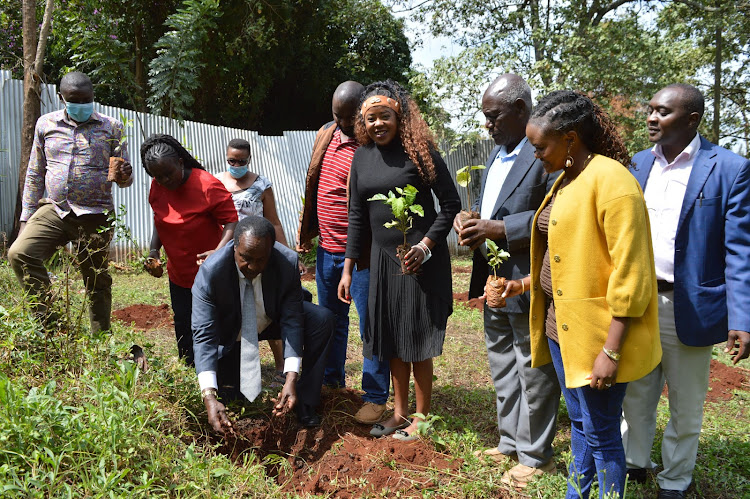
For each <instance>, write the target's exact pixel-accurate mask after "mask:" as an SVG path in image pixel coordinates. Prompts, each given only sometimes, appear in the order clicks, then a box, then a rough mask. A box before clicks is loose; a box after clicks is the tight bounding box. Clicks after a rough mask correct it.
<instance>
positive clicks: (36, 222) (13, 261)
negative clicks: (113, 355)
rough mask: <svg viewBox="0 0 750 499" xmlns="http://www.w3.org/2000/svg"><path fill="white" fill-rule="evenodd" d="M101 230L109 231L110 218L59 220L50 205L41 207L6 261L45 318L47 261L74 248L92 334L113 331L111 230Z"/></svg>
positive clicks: (9, 252)
mask: <svg viewBox="0 0 750 499" xmlns="http://www.w3.org/2000/svg"><path fill="white" fill-rule="evenodd" d="M103 226H107V215H104V214H92V215H81V216H77V215H75V214H74V213H72V212H71V213H69V214H68V215H67V216H66V217H65V218H60V216H59V215H58V214H57V212H56V211H55V205H54V204H51V203H48V204H42V205H41V206H40V207H39V209H38V210H37V211H36V212H35V213H34V214H33V215H32V216H31V218H30V219H29V220H28V221H27V223H26V228H25V229H24V230H23V232H21V234H20V235H19V236H18V238H17V239H16V240H15V242H14V243H13V244H12V245H11V247H10V249H9V250H8V261H9V262H10V265H11V267H12V268H13V271H14V272H15V273H16V277H17V278H18V280H19V282H20V283H21V286H23V288H24V290H25V291H27V292H28V293H29V295H30V296H31V297H33V299H34V300H35V302H36V303H35V311H36V312H37V313H40V314H44V315H46V312H47V308H48V306H49V301H50V299H51V293H50V292H49V285H50V279H49V274H48V273H47V268H46V267H45V266H44V261H45V260H47V259H48V258H49V257H51V256H52V254H53V253H54V252H55V251H56V250H57V249H58V248H60V247H61V246H64V245H65V244H67V243H69V242H72V243H73V254H74V256H75V258H76V263H77V264H78V265H79V268H80V270H81V274H82V275H83V281H84V284H85V285H86V294H87V296H88V298H89V303H90V307H89V318H90V319H91V331H92V332H99V331H106V330H108V329H109V328H110V313H111V310H112V278H111V277H110V275H109V272H108V270H107V267H108V265H109V259H108V254H109V243H110V241H111V240H112V230H111V229H107V230H103V231H102V232H99V231H100V230H102V227H103Z"/></svg>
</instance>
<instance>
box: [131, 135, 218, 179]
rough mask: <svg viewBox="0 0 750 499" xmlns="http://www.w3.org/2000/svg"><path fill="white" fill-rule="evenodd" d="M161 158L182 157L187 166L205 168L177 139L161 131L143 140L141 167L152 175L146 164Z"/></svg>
mask: <svg viewBox="0 0 750 499" xmlns="http://www.w3.org/2000/svg"><path fill="white" fill-rule="evenodd" d="M162 158H175V159H182V162H183V164H184V165H185V166H186V167H188V168H197V169H199V170H205V168H203V166H202V165H201V164H200V163H198V160H197V159H195V158H194V157H193V156H192V155H191V154H190V153H189V152H187V150H186V149H185V148H184V147H182V144H180V143H179V142H178V141H177V139H175V138H174V137H172V136H171V135H166V134H163V133H154V134H152V135H151V136H149V138H147V139H146V140H144V141H143V144H142V145H141V163H142V164H143V169H144V170H146V173H147V174H148V176H149V177H153V175H151V172H150V171H149V169H148V165H149V164H152V163H154V162H156V161H159V160H160V159H162Z"/></svg>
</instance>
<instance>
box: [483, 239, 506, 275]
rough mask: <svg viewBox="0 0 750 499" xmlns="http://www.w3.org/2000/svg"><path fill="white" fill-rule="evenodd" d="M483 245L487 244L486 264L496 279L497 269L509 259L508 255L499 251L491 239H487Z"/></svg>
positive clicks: (502, 250)
mask: <svg viewBox="0 0 750 499" xmlns="http://www.w3.org/2000/svg"><path fill="white" fill-rule="evenodd" d="M485 243H486V244H487V257H488V258H487V263H489V264H490V267H492V274H493V275H494V276H495V277H497V268H498V267H499V266H500V265H502V264H503V262H504V261H505V260H507V259H508V258H510V253H508V252H507V251H505V250H504V249H500V247H498V245H497V243H495V241H493V240H492V239H487V241H485Z"/></svg>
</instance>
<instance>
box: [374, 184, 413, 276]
mask: <svg viewBox="0 0 750 499" xmlns="http://www.w3.org/2000/svg"><path fill="white" fill-rule="evenodd" d="M396 192H397V193H398V194H399V195H398V196H397V195H396V194H394V193H393V191H388V195H387V196H386V195H385V194H375V195H374V196H373V197H371V198H370V199H368V201H382V202H384V203H385V204H387V205H388V206H390V207H391V212H392V213H393V216H394V220H391V221H390V222H386V223H384V224H383V227H385V228H386V229H390V228H393V227H395V228H396V229H398V230H400V231H401V233H402V234H403V235H404V242H403V244H401V245H399V246H398V247H397V248H396V255H397V256H398V258H399V260H400V261H401V272H402V273H403V274H413V272H411V271H409V270H408V269H407V268H406V261H405V259H404V257H405V256H406V254H407V253H408V252H409V250H410V249H411V246H410V245H409V243H407V242H406V234H407V232H409V229H411V228H412V223H413V222H414V218H413V217H412V215H418V216H420V217H424V208H422V205H419V204H415V203H414V201H416V199H417V193H418V192H419V191H418V190H417V188H416V187H414V186H413V185H411V184H407V185H406V187H403V188H401V187H396Z"/></svg>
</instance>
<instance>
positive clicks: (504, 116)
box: [453, 74, 560, 488]
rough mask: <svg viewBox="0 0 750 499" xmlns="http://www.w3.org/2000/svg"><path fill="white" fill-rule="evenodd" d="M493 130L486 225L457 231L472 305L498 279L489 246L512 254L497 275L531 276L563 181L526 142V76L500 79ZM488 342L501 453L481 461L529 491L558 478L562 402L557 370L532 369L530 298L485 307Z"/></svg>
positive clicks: (487, 103)
mask: <svg viewBox="0 0 750 499" xmlns="http://www.w3.org/2000/svg"><path fill="white" fill-rule="evenodd" d="M482 112H483V113H484V116H485V118H486V123H485V126H486V127H487V131H488V132H489V134H490V135H491V136H492V138H493V140H494V141H495V144H497V146H496V147H495V148H494V149H493V150H492V152H491V153H490V157H489V159H488V160H487V168H486V169H485V170H484V175H483V177H482V191H481V195H480V196H479V199H478V200H477V203H476V204H475V205H474V206H473V207H472V209H473V210H474V211H478V212H479V213H480V216H481V218H480V219H473V220H468V221H465V222H463V223H462V222H461V220H460V219H459V218H458V217H456V219H455V221H454V223H453V227H454V229H455V230H456V232H457V233H458V238H459V244H461V245H463V246H469V247H470V248H471V249H472V250H475V251H474V257H473V266H472V272H471V283H470V284H469V298H476V297H478V296H482V295H484V285H485V282H486V281H487V276H488V275H489V272H490V267H489V265H488V264H487V258H486V256H487V252H486V246H485V244H484V243H485V241H486V240H487V239H492V240H493V241H495V242H496V243H497V244H498V246H500V247H501V248H504V249H506V250H507V251H508V252H510V254H511V257H510V259H509V260H508V261H506V262H505V263H503V265H502V266H501V267H500V268H498V269H497V274H498V275H502V276H503V277H505V278H507V279H520V278H521V277H525V276H527V275H528V274H529V267H530V262H529V243H530V240H531V224H532V221H533V219H534V213H536V210H537V209H538V208H539V205H540V204H541V203H542V200H543V199H544V196H545V195H546V193H547V190H548V189H549V188H550V187H552V184H553V183H554V181H555V178H556V177H557V174H556V175H547V174H546V173H545V171H544V168H543V167H542V163H541V161H539V160H537V159H536V158H535V157H534V147H533V146H532V145H531V144H529V142H528V140H527V139H526V123H527V122H528V121H529V116H530V115H531V88H529V85H528V83H526V82H525V81H524V79H523V78H521V77H520V76H518V75H515V74H503V75H500V76H498V77H497V78H496V79H495V80H494V81H493V82H492V83H491V84H490V85H489V87H488V88H487V90H486V91H485V93H484V95H483V97H482ZM484 334H485V344H486V346H487V356H488V358H489V363H490V371H491V373H492V380H493V383H494V385H495V391H496V395H497V400H496V405H497V426H498V430H499V433H500V441H499V443H498V445H497V447H493V448H490V449H487V450H484V451H476V452H475V455H476V456H478V457H484V458H486V459H490V460H493V461H496V462H503V461H507V460H508V459H510V460H513V461H516V462H517V463H518V464H517V465H516V466H514V467H513V468H511V469H510V470H508V471H507V472H506V473H505V474H504V475H503V477H502V479H501V480H502V481H503V483H506V484H508V485H512V486H515V487H519V488H523V487H525V486H526V484H527V482H528V481H529V480H531V479H532V478H534V477H535V476H537V475H539V474H542V473H553V472H554V470H555V463H554V460H553V459H552V440H553V439H554V437H555V420H556V417H557V408H558V405H559V401H560V387H559V385H558V383H557V377H556V375H555V370H554V368H553V367H552V365H551V364H548V365H546V366H543V367H541V368H539V369H534V368H532V367H531V342H530V341H531V340H530V338H529V297H528V295H527V294H522V295H520V296H517V297H513V298H508V299H507V302H506V306H505V307H503V308H490V307H488V306H486V304H485V307H484Z"/></svg>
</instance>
